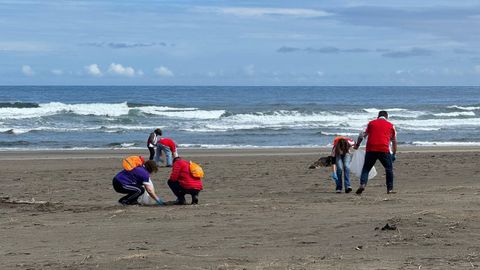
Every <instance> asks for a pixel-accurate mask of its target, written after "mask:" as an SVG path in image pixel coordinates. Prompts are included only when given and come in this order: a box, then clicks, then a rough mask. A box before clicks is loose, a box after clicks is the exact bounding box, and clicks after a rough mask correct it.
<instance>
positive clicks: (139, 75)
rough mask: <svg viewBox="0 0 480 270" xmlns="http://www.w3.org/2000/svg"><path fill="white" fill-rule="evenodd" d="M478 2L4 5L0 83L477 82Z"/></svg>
mask: <svg viewBox="0 0 480 270" xmlns="http://www.w3.org/2000/svg"><path fill="white" fill-rule="evenodd" d="M479 45H480V2H479V1H477V0H475V1H471V0H462V1H455V0H449V1H445V0H422V1H418V0H402V1H400V0H398V1H389V0H368V1H362V0H355V1H353V0H351V1H347V0H343V1H342V0H323V1H318V0H316V1H302V0H295V1H282V0H278V1H259V0H258V1H214V0H208V1H185V0H174V1H166V0H163V1H162V0H158V1H146V0H136V1H121V0H116V1H113V0H112V1H107V0H99V1H85V0H83V1H80V0H79V1H70V0H63V1H62V0H56V1H48V0H42V1H33V0H24V1H23V0H0V84H4V85H5V84H8V85H31V84H34V85H35V84H40V85H46V84H48V85H57V84H61V85H71V84H74V85H110V84H114V85H478V84H479V83H480V46H479Z"/></svg>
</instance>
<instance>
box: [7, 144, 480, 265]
mask: <svg viewBox="0 0 480 270" xmlns="http://www.w3.org/2000/svg"><path fill="white" fill-rule="evenodd" d="M328 151H329V150H328V149H257V150H183V149H181V152H180V153H181V155H182V156H183V157H184V158H186V159H190V160H194V161H196V162H199V163H200V164H202V165H203V167H204V170H205V172H206V177H205V179H204V185H205V191H204V192H202V193H201V194H200V204H199V205H186V206H166V207H139V206H131V207H122V206H120V205H117V199H118V198H119V197H120V196H119V194H116V193H115V192H114V191H113V188H112V186H111V179H112V177H113V176H114V175H115V173H116V172H118V171H119V170H120V168H121V158H122V157H125V156H127V155H129V154H143V155H146V154H147V153H146V150H140V151H135V150H128V151H127V150H104V151H43V152H41V151H40V152H34V153H27V152H1V153H0V161H1V162H0V171H1V178H0V181H1V186H2V188H1V189H0V197H1V198H2V199H1V203H0V211H1V214H0V217H1V219H0V228H1V232H2V233H1V234H0V258H1V262H2V266H1V268H2V269H474V268H478V267H479V265H480V246H479V240H480V211H479V207H480V199H479V198H480V197H479V193H480V181H479V180H480V177H479V174H480V167H479V161H478V160H479V158H480V149H479V148H474V149H472V148H469V149H462V148H458V147H457V148H439V147H432V148H426V147H425V148H419V147H417V148H415V147H411V148H400V150H399V153H398V159H397V161H396V162H395V164H394V166H395V169H394V170H395V177H396V178H395V189H396V191H397V192H398V193H397V194H391V195H387V194H386V189H385V186H384V185H385V178H384V171H383V168H382V167H381V165H380V163H377V165H376V168H377V169H378V171H379V174H378V176H377V177H376V178H374V179H372V180H370V182H369V185H368V187H367V189H366V191H365V192H364V194H362V195H361V196H357V195H354V194H344V193H342V194H335V193H334V183H333V181H332V180H331V179H330V178H329V172H330V171H329V170H328V169H326V168H319V169H315V170H310V169H307V167H308V165H309V164H310V163H312V162H313V161H315V160H316V159H317V158H318V157H320V156H324V155H327V153H328ZM169 173H170V171H169V170H168V168H161V170H160V172H159V173H157V174H155V175H153V180H154V183H155V185H156V190H157V192H158V193H159V195H161V196H162V197H163V198H164V199H165V200H170V201H171V200H174V199H175V198H174V196H173V194H172V193H171V191H170V190H169V188H168V186H167V185H166V180H167V178H168V175H169ZM357 186H358V181H357V180H353V187H354V189H355V188H356V187H357ZM187 201H189V198H188V197H187ZM15 202H17V203H15ZM18 202H23V203H18ZM387 223H388V224H389V225H392V226H395V227H396V229H394V230H382V227H384V226H385V225H386V224H387Z"/></svg>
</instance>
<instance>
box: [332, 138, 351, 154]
mask: <svg viewBox="0 0 480 270" xmlns="http://www.w3.org/2000/svg"><path fill="white" fill-rule="evenodd" d="M350 146H351V145H350V143H348V141H347V140H346V139H344V138H341V139H339V140H338V142H337V145H336V146H335V155H345V153H347V152H348V150H349V149H350Z"/></svg>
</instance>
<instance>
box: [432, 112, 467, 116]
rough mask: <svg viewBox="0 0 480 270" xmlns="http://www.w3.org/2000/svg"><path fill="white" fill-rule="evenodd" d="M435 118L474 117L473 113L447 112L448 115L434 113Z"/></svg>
mask: <svg viewBox="0 0 480 270" xmlns="http://www.w3.org/2000/svg"><path fill="white" fill-rule="evenodd" d="M433 115H435V116H437V117H459V116H475V113H474V112H470V111H469V112H449V113H434V114H433Z"/></svg>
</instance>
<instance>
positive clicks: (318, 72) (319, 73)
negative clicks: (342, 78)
mask: <svg viewBox="0 0 480 270" xmlns="http://www.w3.org/2000/svg"><path fill="white" fill-rule="evenodd" d="M317 75H318V76H319V77H322V76H323V75H325V73H323V71H320V70H319V71H317Z"/></svg>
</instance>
